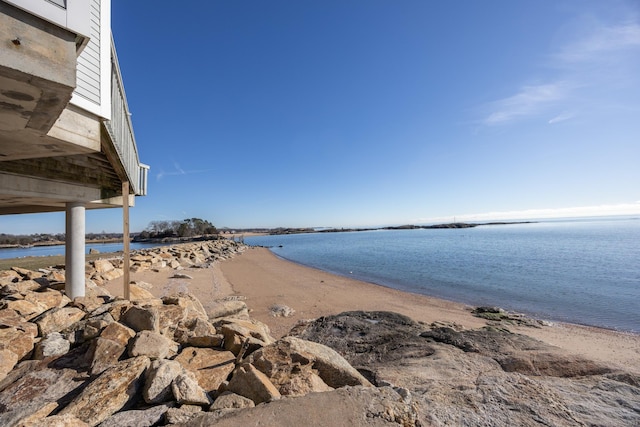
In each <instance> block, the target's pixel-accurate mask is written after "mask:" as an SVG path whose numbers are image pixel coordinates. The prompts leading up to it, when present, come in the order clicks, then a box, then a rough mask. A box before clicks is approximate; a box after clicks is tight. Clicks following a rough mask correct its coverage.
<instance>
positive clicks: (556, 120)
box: [549, 112, 576, 125]
mask: <svg viewBox="0 0 640 427" xmlns="http://www.w3.org/2000/svg"><path fill="white" fill-rule="evenodd" d="M575 116H576V113H573V112H563V113H560V114H558V115H557V116H555V117H554V118H552V119H551V120H549V124H550V125H552V124H554V123H560V122H565V121H567V120H571V119H573V118H574V117H575Z"/></svg>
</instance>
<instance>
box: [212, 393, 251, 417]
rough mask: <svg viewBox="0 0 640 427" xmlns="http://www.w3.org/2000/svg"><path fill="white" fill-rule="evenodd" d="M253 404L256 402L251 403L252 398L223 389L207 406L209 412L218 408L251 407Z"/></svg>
mask: <svg viewBox="0 0 640 427" xmlns="http://www.w3.org/2000/svg"><path fill="white" fill-rule="evenodd" d="M254 406H256V404H255V403H253V400H251V399H248V398H246V397H244V396H240V395H239V394H235V393H232V392H230V391H225V392H224V393H222V394H221V395H220V396H218V398H217V399H216V400H215V401H214V402H213V404H212V405H211V407H210V408H209V412H213V411H216V410H219V409H242V408H253V407H254Z"/></svg>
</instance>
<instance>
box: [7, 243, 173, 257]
mask: <svg viewBox="0 0 640 427" xmlns="http://www.w3.org/2000/svg"><path fill="white" fill-rule="evenodd" d="M156 246H161V245H159V244H157V243H130V244H129V247H130V249H131V250H132V251H134V250H137V249H145V248H153V247H156ZM90 249H97V250H99V251H100V252H102V253H107V252H118V251H122V243H91V244H87V245H86V247H85V252H86V253H89V250H90ZM54 255H64V245H54V246H33V247H31V248H2V249H0V259H6V258H22V257H28V256H54Z"/></svg>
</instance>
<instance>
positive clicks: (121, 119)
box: [105, 41, 149, 196]
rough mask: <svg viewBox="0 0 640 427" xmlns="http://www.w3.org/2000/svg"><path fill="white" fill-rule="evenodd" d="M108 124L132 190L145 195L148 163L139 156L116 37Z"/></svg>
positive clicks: (113, 51)
mask: <svg viewBox="0 0 640 427" xmlns="http://www.w3.org/2000/svg"><path fill="white" fill-rule="evenodd" d="M105 126H106V129H107V131H108V133H109V136H110V137H111V140H112V142H113V145H114V147H115V149H116V151H117V153H118V156H119V157H120V161H121V162H122V166H123V168H124V171H125V174H126V175H127V178H128V180H129V183H130V187H131V190H132V192H133V194H135V195H137V196H144V195H146V194H147V171H148V170H149V167H148V166H147V165H143V164H141V163H140V159H139V157H138V148H137V146H136V139H135V136H134V134H133V125H132V124H131V113H130V112H129V105H128V104H127V97H126V95H125V92H124V84H123V83H122V74H121V73H120V65H119V64H118V55H117V54H116V49H115V46H114V44H113V41H112V42H111V120H106V121H105Z"/></svg>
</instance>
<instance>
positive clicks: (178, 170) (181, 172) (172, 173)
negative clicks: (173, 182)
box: [156, 162, 213, 181]
mask: <svg viewBox="0 0 640 427" xmlns="http://www.w3.org/2000/svg"><path fill="white" fill-rule="evenodd" d="M173 167H174V170H172V171H169V172H165V171H164V170H160V172H158V174H157V175H156V180H158V181H160V180H161V179H162V178H164V177H165V176H176V175H192V174H195V173H205V172H211V171H212V170H213V169H194V170H186V171H185V170H184V169H182V167H180V165H179V164H178V163H176V162H174V163H173Z"/></svg>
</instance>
